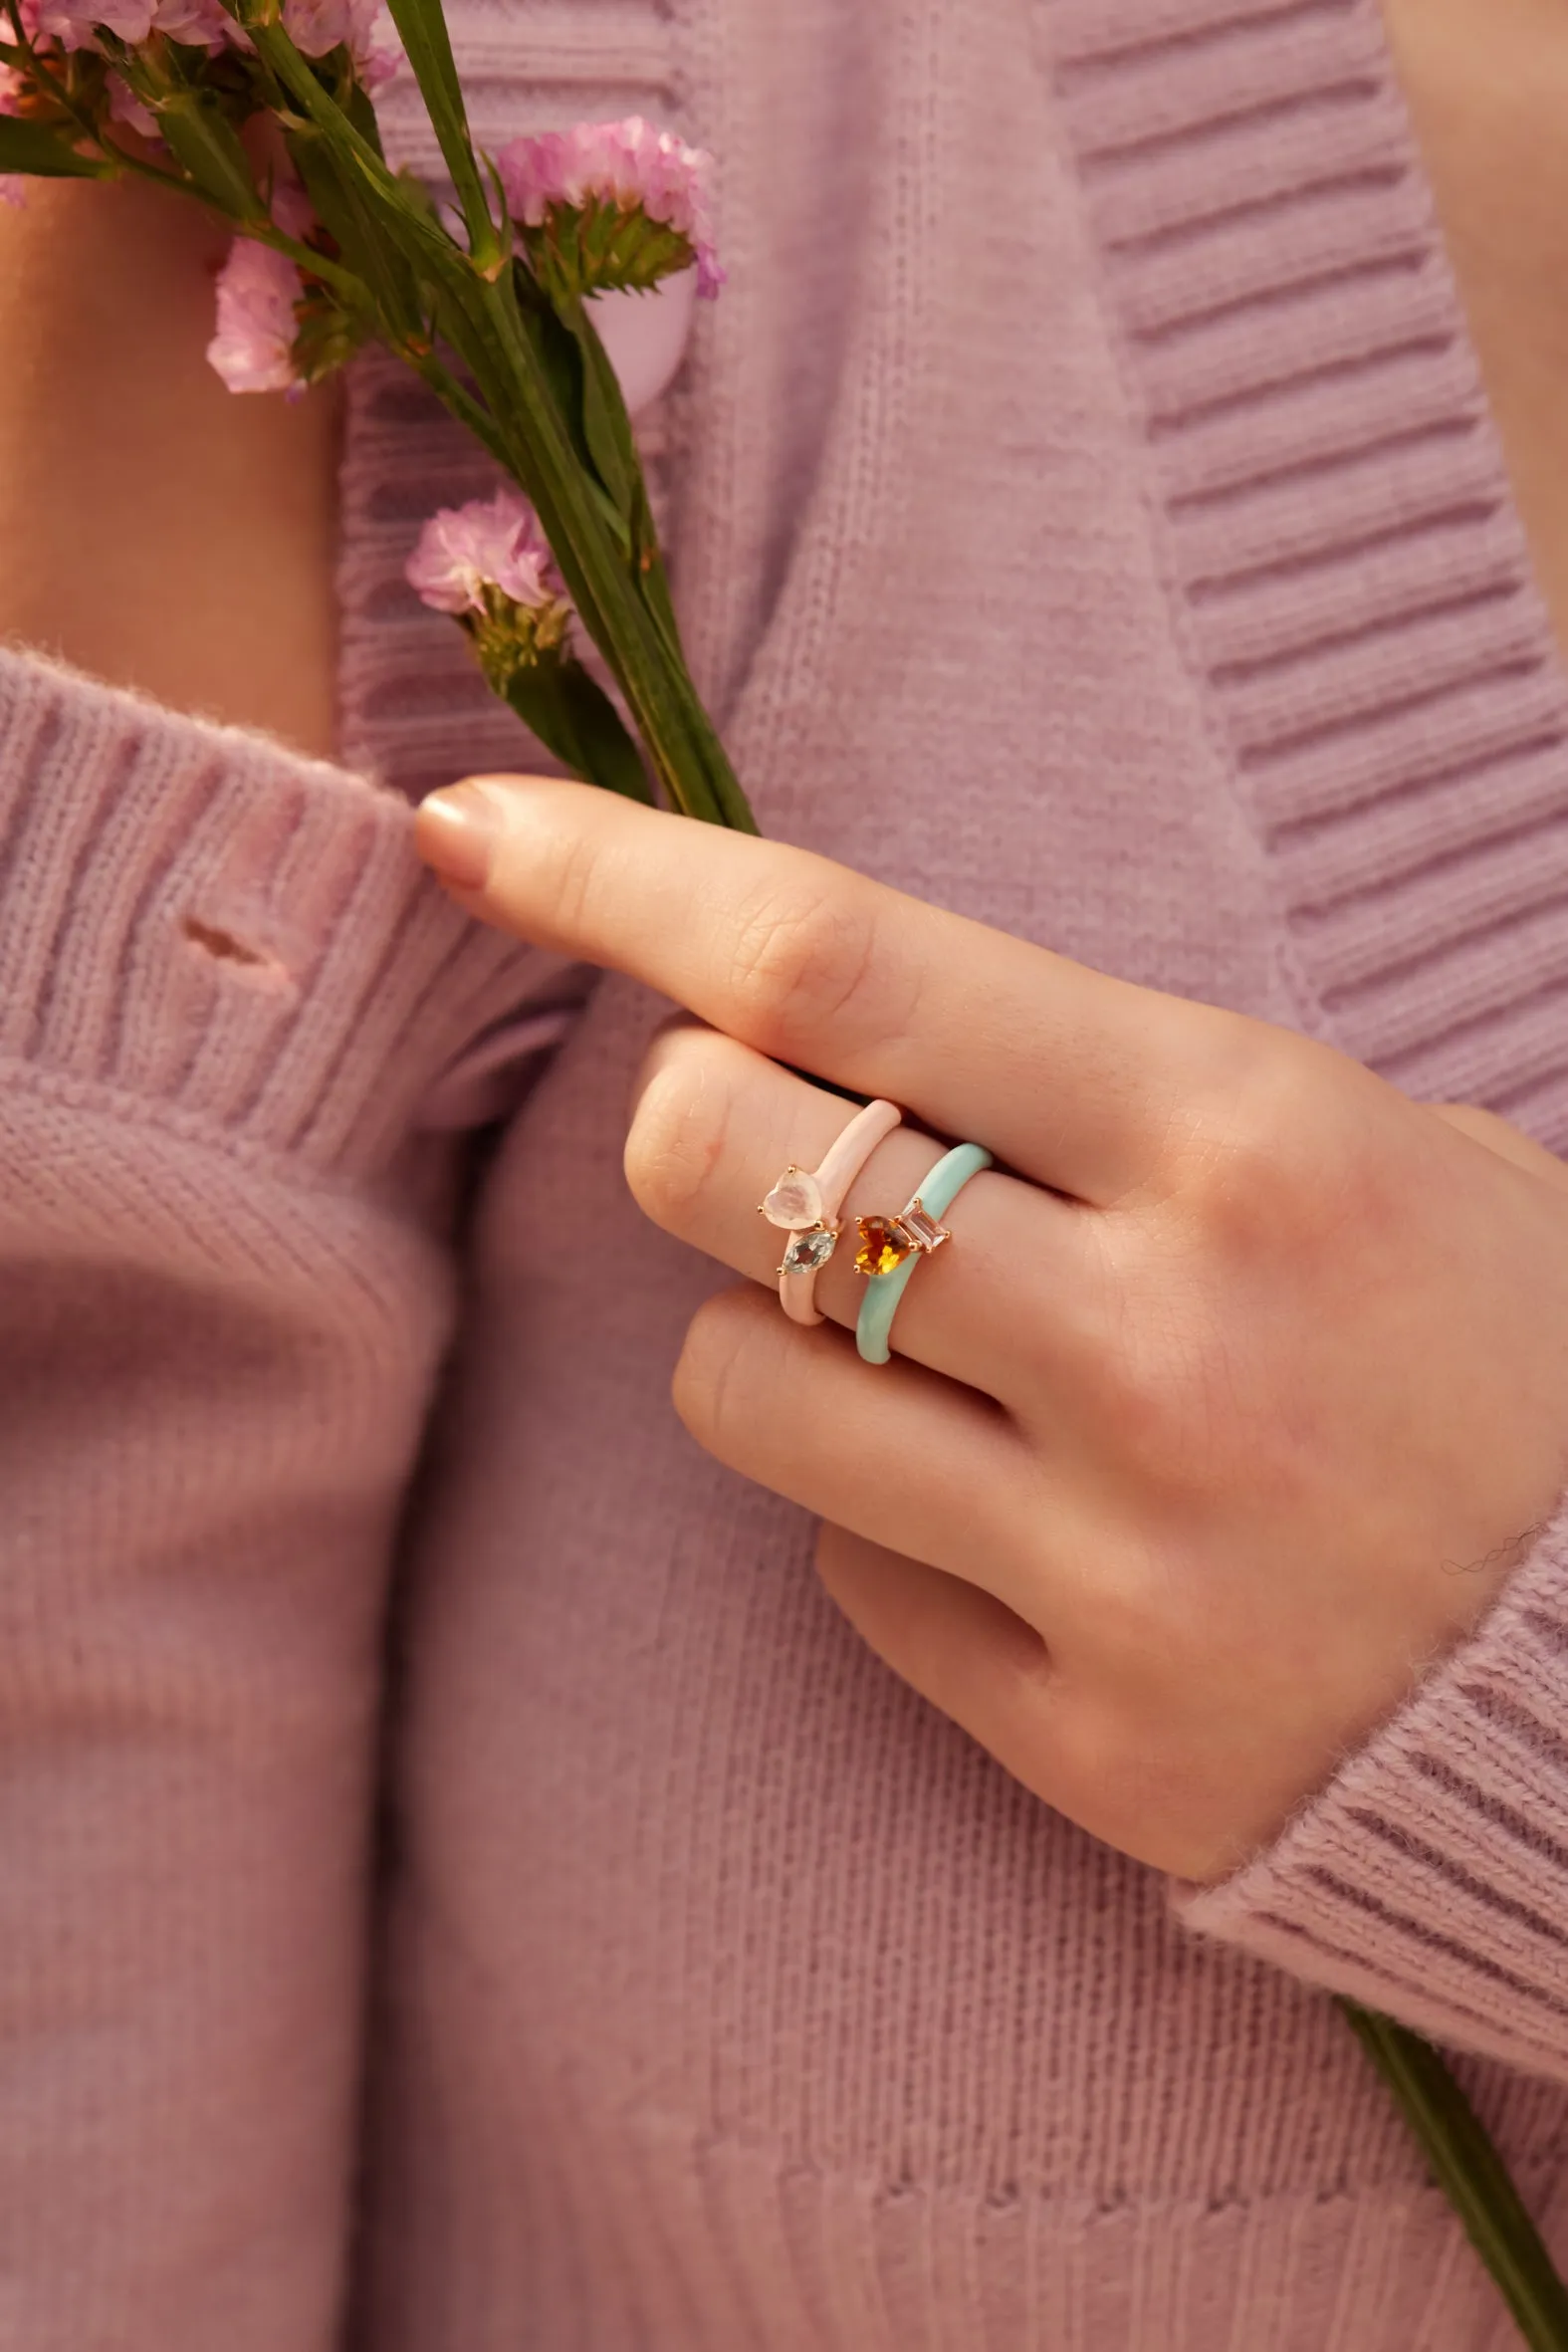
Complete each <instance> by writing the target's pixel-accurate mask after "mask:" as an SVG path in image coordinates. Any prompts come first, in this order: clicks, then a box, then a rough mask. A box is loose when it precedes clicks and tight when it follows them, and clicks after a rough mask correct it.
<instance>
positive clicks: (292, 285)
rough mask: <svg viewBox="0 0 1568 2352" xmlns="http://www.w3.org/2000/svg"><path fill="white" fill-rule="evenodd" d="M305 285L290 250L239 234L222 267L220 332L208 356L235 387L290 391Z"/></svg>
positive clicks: (235, 389)
mask: <svg viewBox="0 0 1568 2352" xmlns="http://www.w3.org/2000/svg"><path fill="white" fill-rule="evenodd" d="M302 292H303V287H302V284H301V280H300V273H299V271H298V270H297V269H296V268H295V266H294V264H293V262H292V261H290V260H289V259H288V257H287V255H285V254H282V253H274V252H273V250H272V248H271V246H270V245H258V244H257V243H256V242H255V240H254V239H253V238H250V237H236V238H235V240H234V243H233V244H232V245H231V246H230V247H229V258H228V260H227V261H226V262H225V263H224V265H223V267H222V269H221V270H220V271H219V272H218V332H217V334H216V335H215V336H214V337H213V339H212V341H211V343H210V344H208V346H207V358H208V361H209V363H210V364H211V365H212V366H213V367H215V368H216V369H217V371H218V373H219V375H221V376H222V378H223V380H224V382H225V383H226V384H227V385H228V387H229V389H230V391H231V392H287V391H292V390H293V389H294V388H295V386H296V385H297V383H298V381H299V376H298V373H297V370H296V368H295V364H294V339H295V335H296V332H297V329H298V321H297V319H296V317H295V309H294V306H295V304H296V303H297V302H298V301H299V299H300V296H301V293H302Z"/></svg>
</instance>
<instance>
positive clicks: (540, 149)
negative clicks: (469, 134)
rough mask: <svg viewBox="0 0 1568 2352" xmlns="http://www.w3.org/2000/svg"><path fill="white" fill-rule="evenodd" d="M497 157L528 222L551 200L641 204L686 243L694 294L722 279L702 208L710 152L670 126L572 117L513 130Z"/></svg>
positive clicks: (533, 224) (519, 213)
mask: <svg viewBox="0 0 1568 2352" xmlns="http://www.w3.org/2000/svg"><path fill="white" fill-rule="evenodd" d="M496 161H497V164H498V166H499V168H500V172H501V181H502V185H503V187H504V188H505V190H506V196H507V202H508V204H509V205H510V207H511V209H512V212H513V215H514V217H515V218H516V219H518V220H520V221H522V222H523V223H524V224H525V225H526V226H527V227H529V228H539V227H541V226H542V225H543V223H544V221H545V218H546V215H547V214H548V213H549V212H550V211H551V209H552V208H553V207H554V206H557V205H560V206H561V207H564V208H567V209H570V210H573V211H580V210H581V209H582V208H583V207H584V206H585V205H587V204H590V203H599V204H605V205H613V206H614V207H616V209H618V210H620V211H625V212H632V211H638V210H640V211H642V212H644V213H646V214H647V217H648V218H649V220H654V221H662V222H663V223H664V225H665V226H666V227H667V228H671V229H674V230H675V232H676V234H677V235H678V236H681V237H684V238H685V239H686V241H687V242H688V244H689V245H690V246H691V248H692V252H693V255H694V257H695V259H696V263H697V290H698V292H699V293H700V294H706V295H714V294H717V293H718V291H719V288H720V287H721V286H722V285H723V283H724V272H723V270H722V269H721V268H720V267H719V261H718V256H717V253H716V252H715V249H714V242H713V228H712V223H711V220H710V217H709V211H708V189H707V177H708V173H709V172H710V171H711V170H712V168H713V157H712V156H711V155H710V154H709V153H708V152H707V150H706V149H705V148H703V147H689V146H688V145H687V144H686V141H685V140H684V139H683V138H677V137H676V135H675V133H674V131H672V130H658V129H655V127H654V125H653V124H652V123H651V122H648V121H646V120H644V118H643V117H642V116H641V115H628V116H627V117H626V118H625V120H624V121H621V122H578V123H575V124H574V125H573V127H572V128H571V129H570V130H548V131H545V132H544V133H543V134H542V135H541V136H539V137H536V138H515V139H513V140H512V141H511V142H510V143H509V144H508V145H507V146H504V147H503V148H502V149H501V152H500V154H499V155H498V156H497V158H496Z"/></svg>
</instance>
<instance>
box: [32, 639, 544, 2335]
mask: <svg viewBox="0 0 1568 2352" xmlns="http://www.w3.org/2000/svg"><path fill="white" fill-rule="evenodd" d="M0 744H3V746H4V757H3V760H0V1325H3V1334H4V1337H3V1344H0V1491H3V1493H4V1496H5V1512H4V1529H3V1533H0V1625H3V1638H0V1725H3V1729H4V1746H5V1760H6V1761H5V1773H4V1780H5V1797H4V1803H3V1805H0V2053H3V2054H0V2343H4V2344H5V2345H6V2346H7V2347H12V2346H14V2347H16V2348H17V2352H22V2348H23V2347H25V2348H26V2352H98V2348H99V2347H111V2346H112V2347H116V2348H117V2347H129V2346H136V2347H140V2346H142V2345H146V2346H148V2347H151V2346H152V2345H154V2344H156V2345H161V2346H163V2347H166V2348H169V2352H172V2348H174V2347H184V2346H190V2347H193V2348H194V2347H196V2346H198V2345H218V2344H222V2345H224V2346H226V2347H232V2348H233V2352H287V2348H292V2347H295V2346H301V2347H304V2346H308V2345H309V2346H316V2345H324V2344H326V2343H328V2342H330V2341H331V2339H332V2335H333V2332H334V2327H335V2323H336V2313H337V2310H338V2307H339V2304H340V2300H341V2294H342V2264H343V2256H344V2244H345V2237H346V2230H347V2217H348V2193H349V2182H350V2174H351V2169H352V2161H353V2156H352V2132H353V2119H354V2101H355V2088H356V2083H357V2078H358V2071H359V2038H360V2037H359V2016H360V2007H361V2000H362V1992H363V1975H364V1933H363V1927H364V1910H365V1862H366V1837H367V1820H368V1810H369V1803H370V1788H369V1777H370V1765H371V1760H372V1758H373V1754H374V1741H375V1715H376V1707H377V1700H378V1681H379V1629H380V1619H381V1613H382V1608H383V1602H384V1592H385V1581H386V1573H387V1561H388V1554H389V1549H390V1544H391V1538H392V1530H393V1527H394V1524H395V1520H396V1515H397V1512H398V1508H399V1503H400V1498H401V1494H402V1490H403V1487H404V1484H405V1482H406V1480H407V1476H408V1471H409V1465H410V1463H411V1461H412V1458H413V1454H414V1451H415V1448H416V1446H417V1444H418V1440H419V1433H420V1429H421V1426H422V1422H423V1418H424V1415H425V1413H426V1410H427V1408H428V1402H429V1395H430V1390H431V1385H432V1381H433V1378H434V1370H435V1364H436V1360H437V1357H438V1353H439V1350H440V1348H441V1346H442V1345H443V1343H444V1341H445V1337H446V1334H447V1332H448V1330H449V1328H450V1320H451V1290H452V1285H451V1276H450V1268H449V1265H448V1263H447V1261H446V1258H445V1256H444V1254H443V1252H442V1250H441V1249H440V1247H439V1244H438V1237H437V1233H436V1231H435V1230H434V1228H433V1225H432V1223H431V1212H432V1210H433V1209H434V1208H435V1206H436V1205H437V1204H438V1202H439V1199H440V1196H441V1194H442V1192H443V1190H444V1189H445V1187H446V1181H447V1180H446V1178H445V1177H444V1176H443V1173H442V1170H441V1168H440V1166H439V1164H438V1161H437V1157H436V1155H437V1152H438V1151H439V1150H443V1149H444V1148H445V1147H440V1146H436V1145H434V1144H431V1143H421V1142H420V1141H419V1138H418V1132H417V1123H418V1117H419V1109H420V1104H421V1100H422V1097H423V1096H424V1095H425V1094H426V1092H427V1090H429V1089H431V1088H432V1087H433V1086H435V1085H436V1084H437V1083H438V1082H439V1081H441V1080H442V1078H443V1077H444V1076H445V1074H446V1073H447V1072H448V1071H449V1070H450V1068H451V1067H452V1066H453V1065H454V1063H455V1061H456V1059H457V1058H459V1057H460V1050H461V1048H462V1047H463V1046H464V1045H465V1044H466V1043H467V1041H468V1039H469V1038H470V1036H471V1034H472V1033H473V1032H474V1030H475V1029H476V1028H480V1027H483V1026H484V1025H485V1024H486V1023H487V1022H488V1021H489V1020H490V1019H491V1018H492V1017H493V1016H494V1015H495V1014H497V1013H498V1012H499V1011H500V1010H501V1009H502V1008H504V1007H506V1006H508V1005H510V1004H512V1003H514V1002H515V1001H516V1000H517V999H518V997H519V996H520V994H521V993H522V989H523V985H524V974H525V972H526V969H527V966H528V961H529V959H528V957H527V956H526V954H525V953H524V952H523V951H520V950H518V949H516V948H515V947H509V946H508V945H507V943H505V942H503V941H501V940H498V939H495V938H488V937H486V936H484V935H483V934H482V933H480V932H478V931H477V930H476V929H475V928H474V926H473V925H471V924H469V923H467V922H466V921H464V920H463V919H462V918H461V917H459V916H458V915H457V914H456V913H455V911H454V910H453V909H452V907H451V906H450V905H449V904H448V903H447V902H446V900H445V899H444V898H443V897H442V895H441V893H440V892H439V891H438V890H437V889H435V888H434V887H433V885H432V884H431V883H430V882H429V880H428V878H427V877H425V876H424V874H423V873H422V871H421V869H420V868H419V866H418V864H417V862H416V860H415V858H414V856H413V853H412V847H411V843H410V840H409V831H410V820H409V816H408V812H407V809H406V808H405V807H404V806H403V805H402V804H401V803H398V802H395V801H393V800H391V799H390V798H388V797H387V796H385V795H383V794H381V793H379V792H376V791H375V790H373V789H372V788H371V787H370V786H368V785H366V784H365V783H363V782H362V781H360V780H359V779H357V778H355V777H353V776H350V775H347V774H344V773H343V772H342V771H340V770H337V769H334V768H329V767H325V766H321V765H315V764H312V763H310V762H307V761H304V760H299V759H294V758H292V757H290V756H289V755H287V754H286V753H284V752H282V751H281V750H280V749H279V748H278V747H277V746H276V745H274V744H271V743H268V742H266V741H264V740H262V739H261V738H259V737H253V736H247V735H243V734H240V733H238V732H236V731H234V730H232V729H220V728H217V727H210V726H203V725H201V724H199V723H196V722H194V721H190V720H183V719H176V718H174V717H171V716H170V715H169V714H167V713H164V712H160V711H157V710H155V709H153V708H151V707H150V706H148V705H145V704H141V703H138V702H136V701H134V700H132V699H131V698H130V697H129V696H127V695H124V694H119V693H114V692H111V691H109V690H107V689H105V688H102V687H97V686H93V685H89V684H88V683H87V682H86V681H84V680H83V679H81V678H77V677H73V676H71V675H69V674H68V673H66V672H64V671H62V670H59V669H56V668H54V667H52V666H50V665H47V664H45V663H42V662H30V661H26V660H24V659H22V658H20V657H18V656H17V655H15V654H11V653H0Z"/></svg>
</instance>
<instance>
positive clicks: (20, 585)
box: [0, 180, 337, 755]
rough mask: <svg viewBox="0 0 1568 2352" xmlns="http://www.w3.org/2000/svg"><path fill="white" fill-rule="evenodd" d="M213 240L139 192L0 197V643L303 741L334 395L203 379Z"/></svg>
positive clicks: (325, 692) (322, 651)
mask: <svg viewBox="0 0 1568 2352" xmlns="http://www.w3.org/2000/svg"><path fill="white" fill-rule="evenodd" d="M227 245H228V240H227V237H226V235H225V233H224V231H223V230H222V229H221V227H218V228H215V227H213V226H212V225H210V224H209V222H208V220H207V217H206V216H205V214H203V213H202V212H200V211H199V210H198V209H197V207H196V206H195V205H194V204H192V203H190V202H188V201H184V200H177V199H174V198H171V197H168V196H165V195H164V194H162V192H161V191H160V190H158V189H155V188H146V187H142V186H136V185H129V186H124V185H115V186H112V187H107V188H106V187H97V186H90V185H84V184H82V183H80V182H78V183H73V182H70V181H47V180H34V181H32V182H30V183H29V187H28V197H27V203H26V206H25V208H23V209H21V210H13V209H11V208H10V207H9V206H5V205H0V352H4V353H5V354H6V365H5V366H4V367H3V368H0V638H9V639H11V640H13V641H15V642H18V643H22V644H29V645H40V646H43V647H46V648H47V649H48V650H49V651H51V652H53V653H58V654H61V655H63V656H64V657H65V658H66V659H67V660H68V661H72V662H75V663H76V664H77V666H78V667H79V668H82V669H85V670H89V671H91V672H92V673H93V674H94V675H95V676H97V677H101V678H107V679H109V680H110V681H111V682H112V683H113V684H115V685H122V686H136V687H140V688H141V689H142V690H143V691H144V692H146V693H148V694H153V695H155V696H156V697H157V698H158V700H159V701H161V702H166V703H170V704H172V705H173V707H174V708H175V709H177V710H190V711H200V712H202V713H204V714H207V715H209V716H211V717H214V718H218V719H227V720H232V721H235V722H237V723H238V724H240V725H243V726H253V727H265V728H267V729H269V730H270V731H271V732H272V733H273V734H275V735H279V736H282V737H283V739H284V741H285V742H287V743H291V744H293V745H294V746H296V748H298V749H299V750H301V751H306V752H318V753H322V754H324V755H325V754H328V753H330V752H331V751H332V749H333V744H334V734H335V705H336V601H335V598H334V594H333V557H334V546H335V540H336V522H335V514H334V506H335V495H336V485H335V474H336V442H337V412H336V398H335V396H334V394H333V393H332V392H331V391H330V390H320V389H319V390H315V391H312V392H310V393H308V394H307V395H306V397H305V398H304V399H303V400H299V401H292V402H291V401H288V400H284V399H282V398H279V397H277V396H271V397H266V398H261V397H252V398H243V399H238V398H236V397H235V396H234V395H233V394H232V393H230V392H227V391H225V389H224V387H223V385H222V384H221V383H220V382H219V381H218V378H217V377H216V376H215V375H214V374H213V372H212V370H211V368H210V367H209V366H208V365H207V363H206V360H205V358H204V356H203V353H204V352H205V349H206V345H207V342H208V339H209V337H210V336H211V334H212V308H213V296H212V280H213V273H214V272H215V271H216V269H217V268H218V265H219V264H220V262H221V261H222V259H223V256H224V253H225V252H226V250H227Z"/></svg>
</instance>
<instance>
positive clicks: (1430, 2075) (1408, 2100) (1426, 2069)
mask: <svg viewBox="0 0 1568 2352" xmlns="http://www.w3.org/2000/svg"><path fill="white" fill-rule="evenodd" d="M1339 2005H1340V2007H1341V2008H1342V2009H1343V2010H1344V2012H1345V2015H1346V2016H1347V2018H1348V2019H1349V2020H1350V2025H1351V2029H1352V2031H1353V2032H1354V2033H1355V2034H1356V2035H1357V2037H1358V2039H1359V2040H1360V2042H1361V2044H1362V2047H1363V2048H1364V2049H1365V2050H1366V2052H1367V2055H1368V2056H1369V2057H1370V2058H1371V2060H1372V2063H1373V2064H1374V2066H1376V2067H1377V2069H1378V2071H1379V2073H1380V2074H1381V2075H1382V2076H1383V2079H1384V2081H1385V2082H1386V2083H1387V2084H1388V2086H1389V2089H1390V2090H1391V2091H1392V2092H1393V2094H1394V2100H1395V2104H1396V2105H1397V2106H1398V2107H1399V2108H1400V2110H1401V2112H1402V2113H1403V2115H1404V2117H1405V2120H1406V2122H1407V2123H1408V2124H1409V2126H1410V2128H1411V2130H1412V2131H1413V2132H1414V2134H1415V2136H1416V2138H1417V2140H1418V2141H1419V2142H1420V2145H1421V2148H1422V2152H1423V2154H1424V2155H1425V2156H1426V2159H1427V2162H1428V2163H1429V2165H1430V2166H1431V2167H1432V2172H1433V2177H1434V2179H1435V2180H1436V2181H1437V2184H1438V2186H1439V2188H1440V2189H1441V2190H1442V2191H1443V2193H1444V2195H1445V2196H1446V2197H1447V2198H1448V2200H1449V2203H1450V2204H1451V2205H1452V2206H1453V2208H1454V2210H1455V2212H1456V2214H1457V2215H1458V2218H1459V2220H1460V2222H1461V2223H1462V2224H1463V2226H1464V2231H1465V2234H1466V2236H1467V2237H1468V2238H1469V2241H1470V2243H1471V2244H1472V2245H1473V2246H1474V2248H1475V2250H1476V2252H1477V2253H1478V2254H1479V2255H1480V2258H1481V2260H1482V2261H1483V2262H1484V2263H1485V2265H1486V2267H1487V2269H1488V2270H1489V2271H1490V2272H1491V2275H1492V2277H1493V2279H1494V2280H1495V2282H1496V2286H1497V2291H1498V2293H1499V2294H1500V2295H1501V2296H1502V2299H1503V2301H1504V2302H1505V2303H1506V2304H1507V2306H1508V2308H1509V2310H1510V2311H1511V2312H1512V2313H1513V2316H1514V2318H1515V2319H1516V2320H1517V2322H1518V2326H1519V2333H1520V2336H1521V2337H1522V2339H1523V2341H1524V2342H1525V2343H1526V2344H1527V2345H1528V2346H1529V2347H1530V2352H1568V2287H1565V2286H1564V2284H1563V2281H1562V2279H1561V2278H1560V2277H1559V2276H1558V2273H1557V2271H1556V2268H1555V2267H1554V2265H1553V2262H1552V2258H1551V2255H1550V2254H1549V2253H1548V2252H1547V2250H1546V2246H1545V2243H1544V2241H1543V2240H1542V2237H1541V2234H1540V2232H1539V2231H1538V2230H1537V2229H1536V2227H1535V2224H1534V2223H1533V2222H1532V2221H1531V2219H1530V2217H1529V2215H1528V2213H1527V2212H1526V2211H1525V2208H1524V2204H1523V2201H1522V2199H1521V2198H1520V2196H1519V2192H1518V2190H1517V2189H1516V2188H1515V2187H1514V2185H1513V2182H1512V2179H1511V2178H1510V2176H1509V2173H1508V2168H1507V2166H1506V2165H1505V2164H1504V2163H1503V2161H1502V2158H1501V2157H1500V2156H1499V2155H1498V2153H1497V2150H1496V2148H1495V2147H1494V2145H1493V2143H1492V2140H1491V2138H1490V2136H1489V2134H1488V2133H1487V2131H1486V2128H1485V2126H1484V2125H1483V2124H1482V2122H1481V2120H1480V2118H1479V2116H1478V2115H1477V2114H1476V2113H1475V2110H1474V2108H1473V2107H1472V2106H1471V2105H1470V2103H1469V2101H1468V2099H1467V2098H1466V2097H1465V2096H1464V2093H1463V2091H1462V2090H1460V2088H1459V2086H1458V2083H1457V2082H1456V2080H1455V2077H1454V2075H1453V2074H1452V2073H1451V2071H1450V2069H1449V2067H1448V2065H1447V2063H1446V2061H1445V2060H1444V2059H1443V2058H1442V2057H1441V2056H1440V2054H1439V2053H1438V2051H1437V2050H1435V2049H1434V2048H1433V2046H1432V2044H1431V2042H1430V2041H1424V2040H1423V2039H1422V2037H1421V2035H1420V2034H1419V2033H1412V2032H1410V2031H1409V2030H1408V2029H1407V2028H1406V2027H1405V2026H1403V2025H1396V2024H1395V2022H1394V2020H1393V2019H1392V2017H1385V2016H1382V2015H1380V2014H1379V2012H1378V2011H1377V2010H1376V2009H1365V2008H1362V2007H1361V2005H1360V2003H1359V2002H1357V2001H1353V2000H1341V2001H1340V2004H1339Z"/></svg>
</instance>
